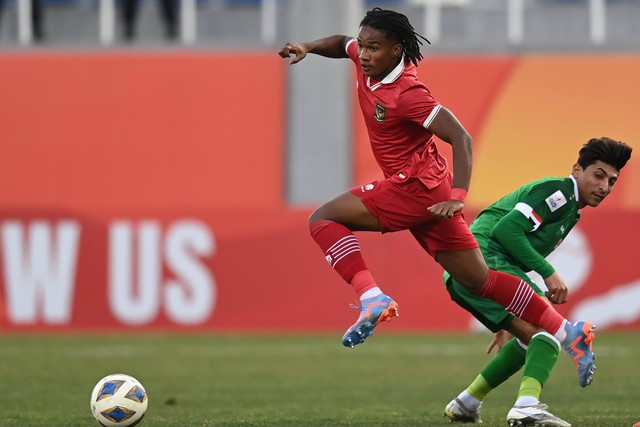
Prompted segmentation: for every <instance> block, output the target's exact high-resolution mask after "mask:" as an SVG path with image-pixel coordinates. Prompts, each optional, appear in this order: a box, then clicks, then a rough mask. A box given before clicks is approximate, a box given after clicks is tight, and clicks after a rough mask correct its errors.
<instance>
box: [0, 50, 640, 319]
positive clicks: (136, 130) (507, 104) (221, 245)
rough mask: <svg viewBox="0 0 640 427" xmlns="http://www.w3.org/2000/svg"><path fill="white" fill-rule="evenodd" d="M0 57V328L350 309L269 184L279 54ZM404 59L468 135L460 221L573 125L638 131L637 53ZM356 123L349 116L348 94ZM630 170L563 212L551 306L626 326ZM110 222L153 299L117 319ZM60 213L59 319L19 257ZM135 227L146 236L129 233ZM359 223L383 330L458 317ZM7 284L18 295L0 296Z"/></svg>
mask: <svg viewBox="0 0 640 427" xmlns="http://www.w3.org/2000/svg"><path fill="white" fill-rule="evenodd" d="M0 64H1V66H0V98H1V99H2V102H1V103H0V126H1V128H2V135H1V136H0V138H1V139H0V328H2V329H3V330H10V331H26V330H43V329H44V330H111V329H125V328H144V329H168V330H183V329H191V330H258V331H264V330H342V329H343V328H344V327H345V325H348V324H349V323H350V322H351V321H352V320H353V318H354V317H355V312H354V311H352V310H349V309H348V303H349V302H351V301H352V300H353V292H352V290H351V289H350V288H349V287H348V286H346V285H344V284H343V283H342V282H341V280H340V279H339V277H338V276H337V275H336V274H335V273H334V272H333V271H331V269H330V268H329V267H328V266H327V265H326V263H325V261H324V260H323V258H322V254H321V252H320V251H319V249H318V248H317V246H316V245H315V243H314V242H313V241H312V240H311V239H310V238H309V235H308V231H307V225H306V223H307V217H308V215H309V213H310V212H309V209H294V208H291V207H289V206H288V205H287V204H286V201H285V200H284V199H283V197H284V196H283V188H284V179H285V177H284V172H283V171H284V169H285V167H284V158H285V156H284V154H285V152H284V147H285V144H284V142H285V140H286V135H285V129H286V126H285V123H286V116H285V113H286V99H287V94H286V89H285V81H286V64H285V63H283V62H282V61H281V60H280V58H278V57H277V55H273V54H272V53H270V52H268V53H261V52H256V53H243V54H233V53H220V54H215V53H214V54H210V53H158V54H155V53H149V54H142V55H141V54H139V53H136V54H135V55H133V54H129V53H120V52H109V53H101V54H96V53H37V54H6V53H5V54H0ZM255 70H260V76H259V77H260V78H256V72H255ZM603 70H604V71H603ZM419 72H420V75H421V78H422V79H423V80H424V81H426V82H427V83H428V85H429V87H430V88H431V90H432V91H433V93H434V94H435V95H436V97H437V99H439V100H440V101H441V102H442V103H443V104H444V105H446V106H447V107H449V108H450V109H451V110H453V111H454V113H455V114H456V115H457V116H458V117H459V118H460V120H461V121H462V122H463V123H464V124H465V125H466V127H467V128H468V129H469V131H470V132H471V133H472V134H473V136H474V137H475V144H476V147H475V148H476V167H475V175H474V180H473V186H472V191H471V199H470V205H471V206H470V209H469V212H468V218H469V219H472V218H473V216H474V213H475V212H477V210H478V209H479V208H480V207H482V206H484V205H486V204H487V203H489V202H490V201H492V200H493V199H495V198H496V197H498V196H499V195H501V194H502V193H504V192H506V191H510V190H511V189H513V188H515V186H516V185H518V184H519V183H522V182H525V181H528V180H530V179H534V178H539V177H540V176H544V175H549V174H553V175H566V174H568V171H569V168H570V167H571V165H572V164H573V161H574V160H575V158H574V157H575V153H576V151H577V149H578V148H579V146H580V145H581V144H582V143H583V142H584V141H585V140H586V139H587V138H588V137H591V136H600V135H605V134H606V135H609V136H612V137H615V138H619V139H623V140H626V141H628V142H629V143H630V144H631V145H632V146H636V144H637V142H636V141H638V140H639V139H638V138H639V137H640V135H638V133H639V132H640V130H639V129H640V128H638V127H637V126H635V122H636V121H635V120H634V116H633V114H634V104H633V103H634V102H635V100H636V99H638V95H640V93H638V91H639V90H640V89H639V88H638V86H637V85H634V84H633V83H634V80H633V79H634V78H635V76H637V75H640V59H638V58H635V57H625V56H615V57H609V56H606V57H601V56H598V57H586V56H576V57H569V58H565V57H538V56H531V57H529V56H526V57H511V56H507V57H438V58H427V59H426V60H425V62H424V63H422V64H421V66H420V67H419ZM603 75H604V77H603ZM354 120H355V121H356V122H357V123H360V124H361V117H360V112H359V111H357V109H356V107H355V106H354ZM354 150H355V157H354V158H355V162H354V167H355V171H356V182H357V183H362V182H366V181H368V180H370V179H374V178H375V177H377V176H379V172H378V170H377V168H376V167H375V165H374V164H373V161H372V159H371V155H370V153H369V149H368V146H367V141H366V135H365V134H364V129H363V128H362V127H361V125H360V126H356V130H355V143H354ZM448 155H450V152H449V153H448ZM639 169H640V168H639V167H638V159H637V156H636V157H634V158H633V159H632V161H631V163H630V164H629V165H628V166H627V168H625V170H624V171H623V174H622V177H623V179H621V180H620V182H619V184H617V188H616V191H615V192H614V194H613V195H612V196H611V198H610V199H608V200H607V201H606V202H605V206H604V207H602V208H599V209H598V210H597V211H594V212H588V214H586V215H585V218H584V219H583V221H582V222H581V224H580V225H579V227H580V232H581V235H582V236H584V239H585V241H586V242H587V243H588V247H589V252H588V253H583V254H582V255H585V256H586V258H585V259H588V260H589V264H588V266H587V267H588V268H586V269H585V270H584V271H585V274H586V277H584V278H583V279H582V280H581V283H580V288H579V289H578V288H576V289H574V291H572V300H571V302H570V303H569V304H568V305H565V306H562V307H559V309H560V310H561V311H562V312H563V313H565V314H567V315H574V314H575V315H578V314H583V313H604V314H603V316H605V317H601V318H600V319H593V320H598V321H599V322H600V324H601V325H604V326H605V327H640V306H639V307H635V306H630V308H629V310H626V311H625V313H624V316H622V317H620V316H618V313H620V310H619V309H617V308H616V309H609V308H608V307H612V306H615V307H617V306H616V304H617V303H616V301H618V299H619V298H620V297H622V298H623V300H625V299H626V300H627V301H636V300H637V301H640V296H639V297H638V298H636V297H635V295H640V269H639V268H638V266H637V265H635V264H634V263H628V262H627V263H622V262H620V259H619V254H620V253H627V254H634V253H636V252H637V250H636V248H635V246H636V245H635V240H636V239H637V236H639V235H640V212H639V210H638V203H639V201H638V195H637V194H638V193H637V191H635V188H636V187H637V185H638V183H639V182H640V177H639V176H638V173H639ZM123 223H124V224H125V225H127V226H128V227H130V228H129V229H130V230H131V231H132V233H131V236H130V237H131V239H130V240H128V241H127V242H129V243H131V256H130V258H131V259H130V262H131V266H129V267H125V268H124V271H125V273H126V275H127V277H131V278H132V283H133V289H132V298H133V299H136V298H140V295H142V294H143V293H144V292H145V290H144V289H143V286H142V285H141V283H142V282H143V280H142V279H141V278H140V277H141V275H142V273H141V271H143V270H144V269H143V264H144V262H146V263H147V264H148V263H149V262H150V261H149V260H151V261H152V265H153V266H155V267H154V268H152V269H150V270H149V271H152V273H153V274H157V275H158V277H157V278H156V277H155V276H153V279H152V280H150V281H147V285H148V286H150V289H151V290H152V291H153V292H151V293H150V294H149V295H151V296H149V301H151V302H152V303H153V304H152V305H151V308H150V309H148V315H147V316H146V317H141V318H140V319H141V320H139V321H137V323H135V322H133V323H132V322H130V321H126V320H123V318H122V316H119V315H118V314H117V312H118V310H117V306H119V305H120V304H123V303H125V302H126V301H124V302H123V301H118V300H113V298H112V297H113V295H114V291H113V288H114V285H113V283H114V272H113V271H114V270H116V267H114V266H115V265H116V264H117V263H116V262H115V261H114V258H117V255H118V254H122V252H118V251H115V252H116V254H115V255H114V253H113V252H114V250H113V248H114V247H115V246H114V243H113V239H112V237H113V235H114V229H116V228H117V227H118V226H120V225H122V224H123ZM65 224H66V225H68V224H72V225H73V226H74V227H75V229H76V230H78V232H79V234H78V243H77V244H78V248H77V249H78V253H77V260H76V265H75V268H74V269H73V270H72V271H71V273H72V274H71V277H70V279H69V280H70V281H71V282H70V283H71V285H72V289H71V293H70V294H69V295H70V296H69V301H68V302H69V308H68V312H66V315H65V316H62V317H57V318H56V317H55V316H52V315H51V313H53V312H55V309H56V307H58V306H53V308H51V307H48V306H47V305H46V302H47V300H52V299H51V298H52V296H51V295H59V292H53V293H47V292H46V291H45V290H46V289H57V288H56V286H59V283H58V282H56V281H55V280H53V279H52V278H51V276H54V275H55V274H56V272H55V271H54V270H52V269H50V273H51V274H49V275H48V276H47V275H44V276H42V275H41V276H37V274H36V273H34V272H37V271H39V270H38V268H40V267H41V264H39V263H42V262H43V257H45V259H48V260H49V264H50V265H49V267H51V265H53V263H54V262H56V260H57V259H58V258H59V255H60V253H62V250H61V249H56V248H59V242H60V241H61V239H62V237H61V235H62V233H61V231H60V230H61V229H62V226H63V225H65ZM43 227H44V228H43ZM43 230H44V231H43ZM145 230H147V231H148V230H151V231H152V233H151V237H150V238H149V239H147V240H146V241H145V242H146V243H142V242H143V240H144V238H145ZM38 233H40V234H38ZM43 233H44V234H43ZM16 236H17V237H16ZM38 236H40V237H38ZM43 236H45V237H44V238H43ZM146 237H149V235H148V234H147V235H146ZM359 237H360V239H361V242H362V248H363V253H364V255H365V257H366V259H367V261H368V262H369V264H370V267H371V270H372V271H373V273H374V275H375V276H376V277H377V278H378V280H379V281H380V282H381V283H382V284H383V286H384V287H385V289H386V290H388V292H389V293H391V294H393V295H394V297H395V298H396V299H397V300H398V301H399V302H400V304H401V313H402V316H401V317H400V318H399V319H398V320H399V321H394V322H393V323H392V324H391V325H389V326H388V327H387V328H385V330H387V331H394V330H426V331H441V330H467V329H469V327H470V324H471V318H470V316H469V315H468V314H467V313H466V312H464V311H463V310H462V309H460V308H459V307H457V306H456V305H454V304H453V303H452V302H451V301H449V298H448V295H447V294H446V292H445V290H444V288H443V286H442V284H441V273H442V272H441V270H440V268H439V266H437V265H436V264H435V263H434V262H433V260H431V259H430V258H429V257H427V256H426V255H425V254H424V253H423V252H422V251H421V249H420V248H419V246H418V245H417V244H416V243H415V242H414V241H412V239H411V236H410V235H408V234H407V233H395V234H390V235H384V236H380V235H377V234H368V233H359ZM38 238H39V239H40V240H39V241H40V244H41V246H37V245H38V244H37V243H36V242H37V241H38ZM47 238H50V240H46V239H47ZM16 239H17V240H16ZM43 239H44V240H43ZM16 241H18V242H19V244H16ZM42 242H45V243H46V244H43V243H42ZM176 242H177V243H176ZM203 242H204V243H203ZM563 246H564V244H563ZM563 246H561V248H562V247H563ZM125 247H126V246H125ZM176 247H177V248H178V251H177V252H176ZM34 248H39V249H38V250H36V249H34ZM568 248H569V252H568V253H569V255H570V256H571V252H570V250H572V248H573V247H572V246H569V247H568ZM43 253H44V254H45V255H43ZM68 253H72V252H68ZM46 254H49V255H46ZM176 254H177V255H176ZM47 256H49V258H46V257H47ZM630 256H632V255H630ZM185 259H186V260H187V261H185ZM16 260H18V261H16ZM143 260H145V261H144V262H143ZM12 271H13V272H14V276H11V274H10V272H12ZM16 271H18V273H19V274H17V275H16V274H15V272H16ZM145 271H147V270H145ZM185 271H186V272H190V273H191V276H189V275H188V274H185ZM194 271H195V272H196V273H198V272H199V273H202V274H200V276H198V275H197V274H196V275H194V274H193V272H194ZM16 277H18V279H16ZM34 277H37V279H33V278H34ZM194 277H196V279H194ZM198 277H199V279H198ZM196 282H197V283H199V285H200V286H202V285H203V284H204V287H205V288H206V289H209V290H210V291H211V292H212V294H211V301H210V303H209V305H208V306H207V308H206V310H204V311H203V313H204V314H203V315H202V317H200V318H197V319H196V320H191V321H185V320H184V317H181V316H183V315H188V314H190V313H192V312H193V310H192V309H191V307H195V306H196V305H197V304H195V303H197V302H198V301H197V298H198V297H197V295H198V294H197V293H195V292H194V290H196V289H198V288H197V286H195V284H197V283H196ZM31 288H33V289H35V290H34V292H33V293H32V294H29V293H28V292H27V293H21V292H22V291H21V290H23V289H31ZM199 289H202V287H201V288H199ZM147 290H148V289H147ZM172 292H173V293H172ZM176 292H178V294H176ZM318 292H321V293H323V295H324V294H326V295H329V296H330V297H329V298H327V299H326V300H325V301H324V302H323V304H324V305H325V309H326V311H327V313H328V314H327V315H326V316H309V312H310V311H312V310H314V309H315V304H316V302H317V295H318ZM23 294H24V295H27V297H26V299H27V300H26V301H23V300H19V299H18V298H17V297H16V295H23ZM29 295H30V296H29ZM176 295H178V296H179V297H181V298H182V299H183V301H186V306H184V307H182V308H180V306H179V304H178V305H176V304H177V303H176V301H177V300H179V299H180V298H176ZM616 298H618V299H616ZM190 303H193V305H189V304H190ZM114 305H115V306H116V308H114ZM125 305H126V304H125ZM25 307H26V308H25ZM47 307H48V308H47ZM185 307H186V308H185ZM594 307H595V308H594ZM20 310H22V311H20ZM47 310H49V311H47ZM51 310H53V311H51ZM20 313H22V314H20ZM25 313H26V314H25ZM47 313H48V314H47ZM63 314H65V313H63ZM21 316H22V317H21ZM606 316H608V317H606ZM52 319H53V320H52ZM181 319H182V320H181Z"/></svg>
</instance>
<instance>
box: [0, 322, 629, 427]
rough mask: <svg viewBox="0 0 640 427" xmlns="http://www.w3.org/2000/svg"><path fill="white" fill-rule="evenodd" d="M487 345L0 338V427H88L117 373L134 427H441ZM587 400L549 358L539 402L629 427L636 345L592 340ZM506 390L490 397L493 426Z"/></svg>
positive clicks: (585, 425)
mask: <svg viewBox="0 0 640 427" xmlns="http://www.w3.org/2000/svg"><path fill="white" fill-rule="evenodd" d="M488 342H489V336H488V335H480V336H471V335H457V336H449V335H446V336H445V335H442V336H438V335H394V334H390V333H385V332H384V331H381V332H380V333H379V334H377V335H376V336H375V337H373V338H372V339H370V340H368V341H367V343H366V344H364V345H361V346H358V347H356V348H355V349H353V350H349V349H346V348H344V347H342V345H341V344H340V334H339V333H336V334H332V335H304V336H303V335H297V336H292V335H268V336H267V335H257V336H256V335H182V336H180V335H125V336H116V335H106V336H103V335H95V336H88V335H87V336H84V335H83V336H78V335H70V336H67V335H61V336H35V335H28V336H14V335H6V336H0V426H3V427H4V426H16V427H32V426H46V427H72V426H89V427H90V426H98V424H97V423H96V422H95V421H94V419H93V417H92V415H91V412H90V410H89V396H90V393H91V390H92V388H93V386H94V384H95V383H96V381H97V380H98V379H100V378H101V377H103V376H104V375H106V374H109V373H116V372H125V373H129V374H132V375H134V376H135V377H137V378H138V379H139V380H140V381H141V382H142V383H143V384H144V386H145V387H146V389H147V392H148V394H149V399H150V400H149V410H148V412H147V416H146V417H145V420H144V421H143V422H142V424H141V426H142V427H152V426H180V427H186V426H197V427H209V426H304V427H307V426H445V425H449V423H448V422H447V421H445V420H444V419H443V418H442V410H443V408H444V406H445V405H446V404H447V403H448V402H449V401H450V400H451V399H452V398H453V397H455V396H456V395H457V394H458V393H459V392H460V391H461V390H462V389H463V388H464V387H466V385H467V384H468V383H469V382H470V381H471V380H472V379H473V378H474V377H475V376H476V375H477V373H478V372H479V370H480V369H481V368H482V367H483V366H484V364H485V363H486V362H487V361H488V360H489V356H486V355H485V354H484V349H485V348H486V345H487V344H488ZM596 353H597V354H598V357H599V358H598V363H597V365H598V371H597V375H596V379H595V382H594V384H593V385H592V386H590V387H588V388H587V389H582V388H580V386H579V385H578V383H577V376H576V372H575V368H574V367H573V365H572V364H571V362H570V361H569V359H568V358H567V357H564V356H562V355H561V358H560V360H559V361H558V364H557V365H556V367H555V369H554V372H553V373H552V377H551V379H550V380H549V382H548V383H547V385H546V387H545V390H544V391H543V395H542V399H543V401H545V402H546V403H548V404H549V405H550V409H551V411H552V412H554V413H555V414H556V415H558V416H560V417H562V418H564V419H566V420H568V421H569V422H571V423H572V424H573V425H574V426H581V427H589V426H593V427H609V426H616V427H618V426H619V427H631V425H632V424H633V423H634V422H637V421H640V411H639V410H638V407H639V406H638V392H637V390H638V380H639V379H640V364H639V363H638V360H639V359H638V355H639V354H640V333H636V334H632V333H627V334H618V333H616V334H614V333H600V334H599V336H598V338H597V340H596ZM517 389H518V378H515V377H514V378H511V379H510V380H509V382H507V383H505V384H503V385H502V386H501V387H500V388H498V389H496V390H494V391H493V392H492V393H491V394H490V395H489V397H488V398H487V399H486V400H485V403H484V407H483V412H482V415H483V419H484V421H485V424H484V425H487V426H492V425H497V426H504V425H506V421H505V416H506V413H507V411H508V410H509V408H510V407H511V405H512V404H513V402H514V400H515V397H516V394H517Z"/></svg>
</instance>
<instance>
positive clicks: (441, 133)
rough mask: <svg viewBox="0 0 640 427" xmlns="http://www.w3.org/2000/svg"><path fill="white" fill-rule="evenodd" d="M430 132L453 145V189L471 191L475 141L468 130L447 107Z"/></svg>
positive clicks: (442, 108) (434, 121) (439, 114)
mask: <svg viewBox="0 0 640 427" xmlns="http://www.w3.org/2000/svg"><path fill="white" fill-rule="evenodd" d="M429 130H430V131H431V132H432V133H433V134H434V135H435V136H437V137H438V138H440V139H441V140H443V141H444V142H446V143H447V144H451V147H452V151H453V184H452V187H453V188H461V189H463V190H469V184H470V182H471V171H472V168H473V139H472V138H471V135H469V133H468V132H467V130H466V129H465V128H464V126H462V124H461V123H460V122H459V121H458V119H457V118H456V116H454V115H453V113H451V112H450V111H449V110H447V109H446V108H445V107H441V108H440V111H438V114H437V115H436V117H435V118H434V119H433V122H431V124H430V125H429Z"/></svg>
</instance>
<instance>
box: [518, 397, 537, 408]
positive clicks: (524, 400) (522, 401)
mask: <svg viewBox="0 0 640 427" xmlns="http://www.w3.org/2000/svg"><path fill="white" fill-rule="evenodd" d="M538 403H540V401H539V400H538V399H536V398H535V397H533V396H521V397H518V400H516V403H515V406H533V405H537V404H538Z"/></svg>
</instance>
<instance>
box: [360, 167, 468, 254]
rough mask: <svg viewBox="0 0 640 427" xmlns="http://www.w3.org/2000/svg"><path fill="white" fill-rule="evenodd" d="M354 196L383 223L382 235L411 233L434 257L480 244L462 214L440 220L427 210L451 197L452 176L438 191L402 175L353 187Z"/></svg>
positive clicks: (439, 186)
mask: <svg viewBox="0 0 640 427" xmlns="http://www.w3.org/2000/svg"><path fill="white" fill-rule="evenodd" d="M349 191H351V193H353V194H354V195H356V196H358V197H360V199H361V200H362V203H364V205H365V206H366V207H367V209H369V211H370V212H371V213H372V214H373V215H375V217H376V218H378V221H380V230H381V231H382V232H383V233H388V232H392V231H400V230H410V231H411V234H413V236H414V237H415V238H416V240H417V241H418V243H420V245H421V246H422V247H423V248H424V250H425V251H427V252H428V253H429V255H431V256H432V257H434V258H435V255H436V252H437V251H441V250H442V251H459V250H466V249H474V248H477V247H478V242H477V241H476V239H475V237H474V236H473V234H472V233H471V231H470V230H469V226H468V224H467V222H466V221H465V220H464V215H463V214H462V212H458V213H456V214H455V215H454V216H453V218H451V219H446V220H438V219H435V218H434V217H433V215H431V213H430V212H429V211H428V210H427V208H428V207H429V206H432V205H434V204H436V203H438V202H443V201H445V200H449V199H450V198H451V174H449V176H448V178H447V179H446V180H444V181H443V182H442V183H441V184H440V185H438V186H437V187H435V188H427V187H426V186H425V185H424V184H423V183H422V182H420V180H419V179H417V178H413V177H409V178H404V179H401V178H400V177H399V176H396V175H394V176H392V177H391V178H388V179H384V180H381V181H374V182H371V183H369V184H366V185H363V186H361V187H354V188H352V189H351V190H349Z"/></svg>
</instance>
